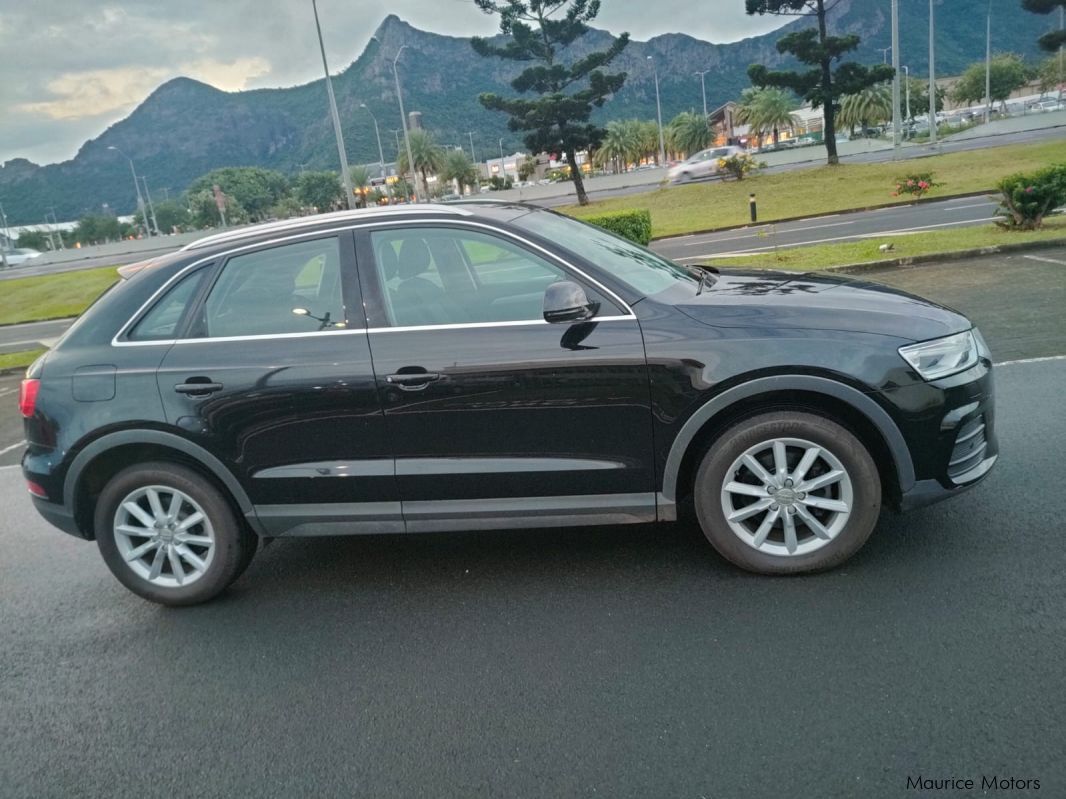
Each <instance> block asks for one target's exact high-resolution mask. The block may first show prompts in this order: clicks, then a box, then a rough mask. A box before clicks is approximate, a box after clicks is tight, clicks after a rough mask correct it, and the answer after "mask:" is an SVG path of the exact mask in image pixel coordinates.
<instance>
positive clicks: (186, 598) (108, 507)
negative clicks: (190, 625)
mask: <svg viewBox="0 0 1066 799" xmlns="http://www.w3.org/2000/svg"><path fill="white" fill-rule="evenodd" d="M96 539H97V544H98V546H99V548H100V552H101V554H102V555H103V558H104V561H105V562H106V563H107V565H108V568H110V569H111V571H112V573H113V574H114V575H115V576H116V577H117V578H118V579H119V581H121V582H122V584H123V585H125V586H126V587H127V588H129V589H130V590H131V591H133V592H134V593H136V594H138V595H139V596H142V597H144V598H145V599H150V600H152V601H153V602H159V603H162V604H165V605H192V604H196V603H198V602H203V601H206V600H208V599H211V598H212V597H214V596H216V595H217V594H219V593H220V592H221V591H223V590H224V589H225V588H226V587H227V586H228V585H229V584H230V583H231V582H233V580H235V579H236V578H237V577H238V576H239V575H240V573H241V572H242V571H244V568H245V567H247V565H248V563H249V562H250V560H251V556H252V554H254V552H255V548H256V544H257V543H258V542H257V540H256V537H255V534H254V533H252V532H250V531H249V530H247V529H246V528H245V527H244V526H243V525H242V524H241V523H240V522H239V520H238V519H237V517H236V516H235V514H234V513H233V511H232V510H231V508H230V506H229V504H228V503H227V502H226V499H225V497H223V496H222V494H221V493H220V492H219V491H218V489H217V488H215V486H214V485H212V484H211V483H210V482H209V481H207V480H205V479H204V478H203V477H201V476H200V475H199V474H197V473H196V472H193V471H191V470H189V469H186V468H185V467H182V466H177V465H176V464H162V463H154V464H145V465H143V466H134V467H130V468H128V469H125V470H123V471H121V472H119V473H118V474H117V475H115V477H113V478H112V479H111V481H110V482H109V483H108V484H107V486H106V487H105V488H104V491H103V492H102V493H101V495H100V498H99V500H98V502H97V508H96Z"/></svg>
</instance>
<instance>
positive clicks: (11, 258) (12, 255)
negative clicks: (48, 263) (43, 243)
mask: <svg viewBox="0 0 1066 799" xmlns="http://www.w3.org/2000/svg"><path fill="white" fill-rule="evenodd" d="M40 257H41V253H40V251H39V250H31V249H30V248H29V247H18V248H16V249H14V250H10V251H9V252H8V253H7V262H8V264H9V265H10V266H20V265H21V264H24V263H26V262H27V261H32V260H33V259H34V258H40Z"/></svg>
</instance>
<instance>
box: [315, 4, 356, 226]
mask: <svg viewBox="0 0 1066 799" xmlns="http://www.w3.org/2000/svg"><path fill="white" fill-rule="evenodd" d="M311 8H312V10H313V11H314V12H315V30H317V31H318V49H319V50H320V51H321V52H322V70H323V71H324V72H325V73H326V94H327V95H329V113H330V116H332V117H333V133H334V135H335V136H336V137H337V155H338V157H339V158H340V162H341V181H342V182H343V183H344V202H345V204H346V205H347V206H348V208H351V207H352V199H353V198H352V179H351V176H350V175H349V174H348V154H347V153H346V152H345V151H344V135H343V134H342V133H341V118H340V115H339V114H338V113H337V98H336V97H334V95H333V81H332V80H330V77H329V64H328V63H327V62H326V45H325V44H324V43H323V42H322V26H321V25H319V23H318V4H317V2H316V0H311Z"/></svg>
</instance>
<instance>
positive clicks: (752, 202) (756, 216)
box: [748, 192, 759, 222]
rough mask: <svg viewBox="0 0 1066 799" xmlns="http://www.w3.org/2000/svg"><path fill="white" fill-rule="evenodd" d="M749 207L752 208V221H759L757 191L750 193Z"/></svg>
mask: <svg viewBox="0 0 1066 799" xmlns="http://www.w3.org/2000/svg"><path fill="white" fill-rule="evenodd" d="M748 208H749V209H750V210H751V221H752V222H757V221H758V220H759V211H758V209H757V208H756V206H755V192H752V193H751V194H749V195H748Z"/></svg>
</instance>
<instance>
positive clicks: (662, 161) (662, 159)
mask: <svg viewBox="0 0 1066 799" xmlns="http://www.w3.org/2000/svg"><path fill="white" fill-rule="evenodd" d="M648 60H649V61H651V68H652V70H653V71H654V72H655V115H656V118H657V119H658V120H659V166H666V141H665V140H664V139H663V105H662V103H661V102H660V101H659V67H658V66H657V65H656V64H655V59H654V58H652V57H651V56H648Z"/></svg>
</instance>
